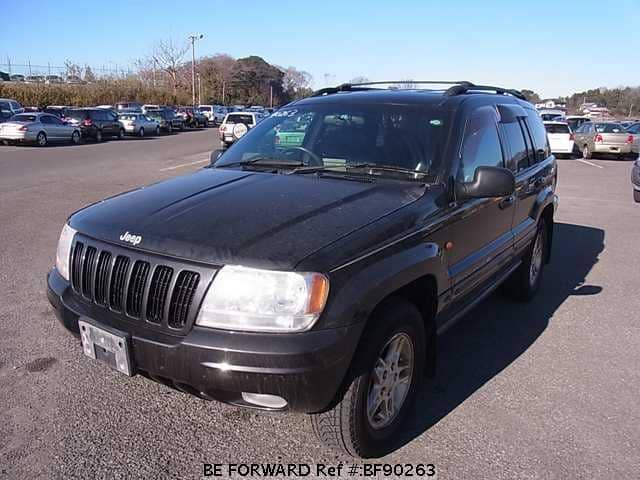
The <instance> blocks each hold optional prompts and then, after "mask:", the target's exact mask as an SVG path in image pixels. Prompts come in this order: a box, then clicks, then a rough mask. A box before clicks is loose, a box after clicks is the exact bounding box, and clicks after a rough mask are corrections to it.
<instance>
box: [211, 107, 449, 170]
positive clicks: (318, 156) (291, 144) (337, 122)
mask: <svg viewBox="0 0 640 480" xmlns="http://www.w3.org/2000/svg"><path fill="white" fill-rule="evenodd" d="M230 117H231V115H230ZM447 124H448V118H443V117H442V111H440V110H436V111H434V110H433V109H432V108H430V107H428V106H424V105H420V106H414V105H388V104H386V105H382V104H368V105H361V104H354V105H349V104H321V105H310V106H303V107H297V108H296V107H291V108H286V109H281V110H278V111H277V112H275V113H274V114H273V115H272V116H270V117H269V118H268V119H265V120H263V121H262V122H260V123H259V124H258V125H257V126H256V127H255V128H253V129H252V130H251V131H250V132H249V133H248V134H247V135H245V136H244V137H243V138H242V139H241V140H240V141H238V143H237V144H236V145H234V146H233V148H231V149H229V150H228V151H227V152H225V153H224V154H223V156H222V157H220V159H219V160H218V162H217V163H216V166H224V165H227V164H232V163H237V162H243V161H248V160H251V159H252V158H256V157H267V158H270V159H275V160H282V161H288V162H298V163H300V164H304V165H309V166H314V167H348V166H349V165H354V164H363V163H366V164H374V165H381V166H390V167H398V168H402V169H409V170H418V171H421V172H425V173H430V174H435V173H436V171H437V169H438V167H439V161H440V152H441V150H442V144H443V142H444V138H445V135H444V133H443V132H445V129H446V128H447Z"/></svg>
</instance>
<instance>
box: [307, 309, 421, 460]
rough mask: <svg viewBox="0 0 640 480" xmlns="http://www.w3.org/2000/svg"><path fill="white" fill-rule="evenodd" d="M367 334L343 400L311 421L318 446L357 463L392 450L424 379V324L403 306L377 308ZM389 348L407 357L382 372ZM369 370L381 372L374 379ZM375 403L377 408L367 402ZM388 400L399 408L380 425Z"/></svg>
mask: <svg viewBox="0 0 640 480" xmlns="http://www.w3.org/2000/svg"><path fill="white" fill-rule="evenodd" d="M367 329H368V331H366V332H365V336H364V337H363V338H362V339H361V341H360V346H359V348H358V352H357V353H356V355H355V357H354V359H353V361H352V365H351V367H350V371H349V373H348V376H347V379H346V382H347V383H346V391H345V393H344V395H343V396H342V398H341V399H340V400H339V401H338V403H337V404H336V405H335V406H333V407H332V408H331V409H329V410H327V411H325V412H321V413H316V414H312V415H311V417H310V421H311V426H312V428H313V431H314V433H315V434H316V436H317V437H318V439H319V440H320V441H321V442H323V443H324V444H325V445H327V446H328V447H329V448H331V449H333V450H336V451H338V452H341V453H346V454H348V455H351V456H353V457H360V458H369V457H380V456H382V455H384V454H386V453H388V452H390V451H391V450H392V449H393V448H394V447H396V446H397V444H398V438H397V437H398V434H399V433H400V432H401V430H400V427H401V426H402V423H403V421H404V420H405V418H406V416H407V413H408V412H409V411H410V408H411V404H412V402H413V400H414V399H415V395H416V391H417V389H418V387H419V384H420V381H421V380H422V378H423V377H424V375H423V368H424V365H425V349H426V347H425V332H424V321H423V318H422V316H421V315H420V312H419V311H418V309H417V308H416V307H415V306H414V305H413V304H411V303H409V302H407V301H404V300H400V299H397V300H396V299H392V300H391V301H388V302H386V303H385V304H383V305H382V306H380V307H379V308H377V309H376V312H375V313H374V314H373V316H372V318H371V319H370V320H369V322H368V326H367ZM394 345H402V346H403V347H401V348H402V350H401V351H403V352H405V353H406V356H404V357H403V356H400V357H399V358H400V360H398V361H392V362H388V363H387V364H388V367H385V366H384V363H382V359H383V357H384V358H385V359H386V360H387V361H388V360H389V356H388V355H391V353H392V352H391V350H390V349H392V348H393V346H394ZM409 353H411V355H409ZM410 357H412V360H411V361H410V360H409V358H410ZM398 365H400V370H397V367H398ZM374 369H377V370H378V371H380V370H382V372H380V373H378V374H375V373H374ZM407 372H409V373H407ZM398 378H400V379H402V378H404V381H402V380H396V379H398ZM394 380H395V381H394ZM393 385H397V388H395V389H394V388H392V389H391V392H395V393H396V397H391V395H390V393H389V390H388V389H389V386H391V387H393ZM375 391H378V394H377V395H376V394H374V392H375ZM385 392H387V393H386V394H385ZM374 398H376V399H377V401H376V402H373V401H372V400H373V399H374ZM393 398H396V402H397V403H399V406H396V408H392V415H388V416H386V417H387V418H386V419H385V415H383V412H386V413H388V412H389V411H388V410H387V408H388V405H389V400H388V399H391V400H392V401H391V402H390V403H391V404H393V403H394V402H393ZM400 399H401V400H400ZM372 407H373V408H372ZM370 412H373V413H370ZM393 412H395V413H393ZM389 417H390V418H389Z"/></svg>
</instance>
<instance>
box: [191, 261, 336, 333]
mask: <svg viewBox="0 0 640 480" xmlns="http://www.w3.org/2000/svg"><path fill="white" fill-rule="evenodd" d="M328 294H329V280H328V279H327V277H325V276H324V275H322V274H320V273H298V272H276V271H270V270H257V269H254V268H245V267H237V266H225V267H222V269H221V270H220V272H218V274H217V275H216V277H215V279H214V280H213V283H212V284H211V286H210V287H209V291H208V292H207V294H206V296H205V298H204V301H203V302H202V306H201V307H200V312H199V314H198V318H197V320H196V324H197V325H200V326H203V327H212V328H223V329H226V330H245V331H253V332H302V331H305V330H308V329H310V328H311V327H312V326H313V324H314V323H315V321H316V320H317V319H318V317H319V316H320V314H321V313H322V310H323V309H324V305H325V303H326V301H327V295H328Z"/></svg>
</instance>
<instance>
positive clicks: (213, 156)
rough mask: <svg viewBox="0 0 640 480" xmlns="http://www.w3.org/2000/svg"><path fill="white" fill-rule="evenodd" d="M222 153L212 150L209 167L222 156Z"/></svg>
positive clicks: (222, 151)
mask: <svg viewBox="0 0 640 480" xmlns="http://www.w3.org/2000/svg"><path fill="white" fill-rule="evenodd" d="M223 153H224V150H220V149H218V150H214V151H213V152H211V157H210V158H209V165H214V164H215V163H216V162H217V161H218V159H219V158H220V157H221V156H222V154H223Z"/></svg>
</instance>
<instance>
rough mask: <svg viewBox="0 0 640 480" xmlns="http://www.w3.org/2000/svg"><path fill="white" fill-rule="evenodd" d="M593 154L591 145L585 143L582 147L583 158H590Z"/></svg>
mask: <svg viewBox="0 0 640 480" xmlns="http://www.w3.org/2000/svg"><path fill="white" fill-rule="evenodd" d="M592 156H593V153H592V152H591V149H590V148H589V145H585V146H584V147H582V158H583V159H585V160H589V159H590V158H591V157H592Z"/></svg>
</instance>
